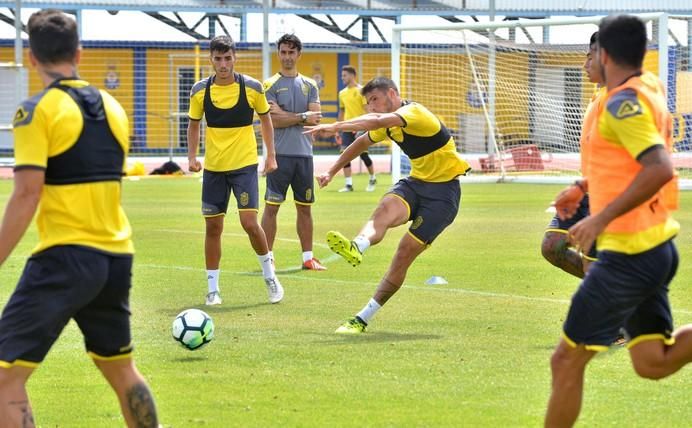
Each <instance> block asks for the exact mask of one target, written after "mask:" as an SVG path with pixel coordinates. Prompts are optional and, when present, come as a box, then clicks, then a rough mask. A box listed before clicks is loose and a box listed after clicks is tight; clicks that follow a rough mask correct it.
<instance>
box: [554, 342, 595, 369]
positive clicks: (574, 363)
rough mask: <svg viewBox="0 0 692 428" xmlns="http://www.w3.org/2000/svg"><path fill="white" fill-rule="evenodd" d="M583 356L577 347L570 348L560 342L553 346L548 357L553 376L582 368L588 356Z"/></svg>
mask: <svg viewBox="0 0 692 428" xmlns="http://www.w3.org/2000/svg"><path fill="white" fill-rule="evenodd" d="M584 357H585V356H584ZM584 357H583V356H582V355H581V353H580V352H579V350H578V349H575V348H571V347H570V346H568V345H565V344H564V342H562V343H561V344H560V345H559V346H558V347H557V348H555V351H554V352H553V355H552V356H551V357H550V369H551V371H552V372H553V377H556V375H557V376H560V375H565V374H569V373H572V372H575V371H576V372H578V371H580V370H584V367H585V366H586V363H587V362H588V358H584ZM567 377H570V376H567Z"/></svg>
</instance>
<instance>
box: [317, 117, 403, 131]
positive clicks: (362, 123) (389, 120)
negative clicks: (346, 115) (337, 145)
mask: <svg viewBox="0 0 692 428" xmlns="http://www.w3.org/2000/svg"><path fill="white" fill-rule="evenodd" d="M404 125H405V123H404V120H403V119H402V118H401V116H399V115H397V114H394V113H368V114H364V115H362V116H358V117H354V118H353V119H349V120H346V121H343V122H334V123H326V124H322V125H317V126H306V127H305V132H304V134H316V133H318V132H320V131H325V132H328V133H334V132H341V131H352V132H356V131H372V130H375V129H380V128H391V127H394V126H404Z"/></svg>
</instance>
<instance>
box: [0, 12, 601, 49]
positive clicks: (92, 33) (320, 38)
mask: <svg viewBox="0 0 692 428" xmlns="http://www.w3.org/2000/svg"><path fill="white" fill-rule="evenodd" d="M34 11H35V9H23V10H22V20H23V22H25V23H26V21H27V19H28V17H29V15H30V14H31V13H32V12H34ZM4 13H5V15H7V16H12V15H11V13H9V11H8V10H7V9H5V10H4ZM163 14H164V15H167V16H169V17H170V18H172V19H175V18H174V17H173V16H172V15H171V14H170V13H163ZM180 16H181V17H182V18H183V19H184V20H185V22H186V23H187V24H188V25H194V24H195V23H196V22H197V21H198V20H199V18H200V17H201V16H202V14H201V13H195V12H183V13H180ZM317 17H318V18H321V19H322V20H325V21H326V18H325V16H324V15H322V16H320V15H317ZM332 17H333V19H334V20H335V21H336V22H337V23H338V24H339V25H340V26H341V28H345V27H346V26H348V25H349V24H350V23H351V22H353V20H354V19H355V18H356V16H355V15H332ZM481 19H482V20H487V18H485V19H484V18H483V17H481ZM496 19H498V20H500V19H502V17H501V16H499V17H497V18H496ZM221 20H222V22H223V23H224V26H225V27H226V29H227V30H228V31H229V33H230V34H231V36H232V37H233V38H234V39H236V40H239V39H240V26H239V20H238V19H235V18H231V17H221ZM375 20H376V22H377V24H378V27H379V28H380V31H381V32H382V33H383V34H384V36H385V38H386V39H387V42H389V41H391V28H392V25H393V22H392V21H389V20H384V19H380V18H375ZM401 22H402V24H416V25H424V24H435V23H438V24H445V23H448V22H447V21H446V20H444V19H442V18H440V17H437V16H424V15H415V16H403V17H402V18H401ZM269 28H270V31H269V39H270V41H274V40H276V39H278V38H279V36H281V35H282V34H284V33H292V32H294V33H296V34H297V35H298V36H299V37H300V38H301V40H303V42H307V43H318V42H320V43H347V41H346V40H345V39H343V38H341V37H339V36H336V35H334V34H333V33H331V32H329V31H327V30H324V29H322V28H320V27H318V26H315V25H313V24H311V23H309V22H307V21H305V20H303V19H302V18H299V17H297V16H295V15H292V14H274V15H270V21H269ZM123 29H127V31H123ZM354 29H355V30H354V31H352V33H353V34H355V35H357V36H360V31H359V30H360V23H358V24H356V25H355V26H354ZM197 30H198V31H199V32H200V33H202V34H206V32H207V23H206V21H205V22H204V23H203V24H202V25H200V27H199V28H198V29H197ZM216 31H217V34H222V33H223V30H222V29H221V28H220V27H218V26H217V30H216ZM247 32H248V41H250V42H261V41H262V15H261V14H259V13H251V14H248V25H247ZM591 32H593V27H589V28H585V29H581V30H577V31H565V32H559V33H558V34H551V41H553V42H558V43H579V44H582V43H584V39H585V38H586V39H587V40H588V37H589V36H590V34H591ZM14 35H15V33H14V28H13V27H12V26H10V25H8V24H5V23H0V38H14ZM25 37H26V36H25ZM421 37H423V38H425V35H420V34H418V35H416V42H420V41H421ZM519 37H520V38H522V37H524V36H523V34H521V33H520V34H519ZM532 37H534V38H536V39H540V37H541V35H540V32H537V33H535V34H532ZM430 38H431V39H435V38H436V36H435V35H430ZM82 39H84V40H128V41H130V40H165V41H192V40H193V39H192V38H191V37H190V36H188V35H186V34H184V33H182V32H180V31H178V30H175V29H174V28H172V27H170V26H168V25H167V24H164V23H162V22H159V21H157V20H156V19H154V18H151V17H149V16H148V15H145V14H144V13H141V12H134V11H121V12H119V13H118V14H117V15H111V14H109V13H108V12H106V11H100V10H84V11H83V12H82ZM369 41H370V42H371V43H380V42H381V39H380V38H379V36H378V35H377V33H376V32H375V31H374V29H372V28H371V29H370V40H369ZM423 41H425V40H423Z"/></svg>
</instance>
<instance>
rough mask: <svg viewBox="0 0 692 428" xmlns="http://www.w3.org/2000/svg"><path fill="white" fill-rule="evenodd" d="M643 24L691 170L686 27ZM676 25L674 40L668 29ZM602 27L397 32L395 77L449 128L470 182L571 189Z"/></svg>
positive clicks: (581, 21) (522, 25)
mask: <svg viewBox="0 0 692 428" xmlns="http://www.w3.org/2000/svg"><path fill="white" fill-rule="evenodd" d="M639 16H640V17H641V18H642V20H644V21H645V22H646V24H647V31H648V33H649V50H648V52H647V54H646V57H645V61H644V68H645V69H646V70H648V71H652V72H654V73H656V74H657V75H659V77H661V79H662V80H663V82H664V84H665V85H666V87H667V88H668V96H669V107H670V109H671V111H672V112H673V113H674V114H675V117H676V118H677V121H676V122H677V125H678V126H677V127H676V142H677V144H676V149H677V150H678V151H679V152H680V153H678V154H676V158H679V159H680V163H679V164H677V166H678V167H683V168H684V167H685V164H684V162H685V161H684V159H686V156H685V155H686V154H685V153H684V152H688V153H689V150H690V141H691V140H690V136H689V135H688V133H687V132H685V122H686V119H687V118H688V117H689V113H690V112H692V108H690V107H692V100H691V99H689V98H690V95H688V94H689V92H690V89H692V88H690V85H692V72H690V71H687V70H691V69H692V68H691V65H690V64H689V61H688V58H689V55H688V51H689V46H686V44H687V43H688V40H689V38H688V35H687V34H686V32H687V31H688V29H689V25H688V24H687V21H686V20H684V19H682V18H673V17H669V16H667V15H665V14H643V15H639ZM669 21H670V22H669ZM674 21H675V25H674V26H675V27H676V31H678V33H677V35H676V33H674V32H673V31H672V30H671V28H670V25H669V24H671V25H672V24H673V22H674ZM678 21H679V22H678ZM683 21H684V22H683ZM599 22H600V17H587V18H569V19H566V18H562V19H557V18H556V19H543V20H515V21H503V22H485V23H480V22H479V23H471V24H448V25H443V26H402V25H397V26H395V27H394V34H393V43H392V77H393V79H394V81H395V82H397V83H398V85H399V88H400V91H401V94H402V97H403V98H405V99H410V100H413V101H416V102H420V103H421V104H423V105H425V106H426V107H427V108H429V109H430V110H431V111H432V112H433V113H435V114H436V115H437V116H438V117H439V118H440V120H441V121H442V122H443V123H445V125H446V126H447V127H448V128H449V129H450V131H451V133H452V135H453V136H454V138H455V142H456V145H457V149H458V151H459V152H460V153H462V154H463V157H464V158H465V159H466V160H467V161H469V163H470V164H471V166H472V168H473V171H472V174H473V175H484V176H487V177H493V179H497V178H499V179H512V180H520V179H521V180H527V181H529V180H530V181H538V182H541V181H545V182H560V181H567V180H572V179H574V176H578V175H579V138H580V133H581V124H582V119H583V116H584V112H585V110H586V107H587V105H588V103H589V101H590V99H591V97H592V95H593V94H594V92H595V90H596V87H595V85H594V84H593V83H591V82H589V79H588V77H587V75H586V73H585V71H584V67H583V66H584V62H585V59H586V53H587V51H588V43H589V39H590V36H591V34H592V33H593V32H595V31H597V30H598V24H599ZM677 27H680V28H677ZM661 71H663V72H661ZM399 160H400V161H401V165H400V167H399V168H395V169H394V170H393V176H394V177H393V179H395V180H396V179H398V176H400V175H405V174H406V173H407V171H406V166H407V162H406V159H405V157H402V156H400V155H399V154H398V153H396V151H395V150H393V163H396V162H397V161H399ZM397 172H399V174H397Z"/></svg>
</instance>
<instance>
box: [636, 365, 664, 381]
mask: <svg viewBox="0 0 692 428" xmlns="http://www.w3.org/2000/svg"><path fill="white" fill-rule="evenodd" d="M633 365H634V371H635V373H637V375H638V376H639V377H643V378H644V379H650V380H659V379H663V378H664V377H666V376H668V374H669V373H668V371H667V370H666V369H665V367H664V366H663V365H662V364H659V363H656V362H652V361H633Z"/></svg>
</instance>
